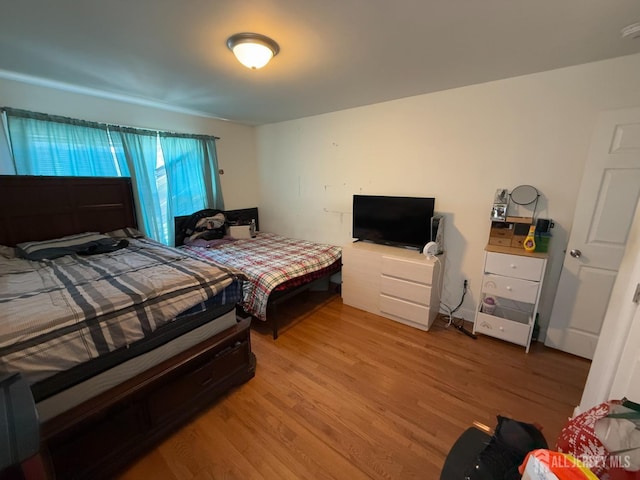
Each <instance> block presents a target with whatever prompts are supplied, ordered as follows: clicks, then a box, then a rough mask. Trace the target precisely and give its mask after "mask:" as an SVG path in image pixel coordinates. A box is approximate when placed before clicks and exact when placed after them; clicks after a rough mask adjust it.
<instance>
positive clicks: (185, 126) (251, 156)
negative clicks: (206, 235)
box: [0, 78, 258, 209]
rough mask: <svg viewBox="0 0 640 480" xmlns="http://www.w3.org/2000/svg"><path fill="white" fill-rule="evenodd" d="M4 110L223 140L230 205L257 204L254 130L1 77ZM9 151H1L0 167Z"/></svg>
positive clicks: (220, 146)
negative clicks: (22, 110) (24, 111)
mask: <svg viewBox="0 0 640 480" xmlns="http://www.w3.org/2000/svg"><path fill="white" fill-rule="evenodd" d="M0 106H4V107H13V108H21V109H24V110H32V111H36V112H42V113H48V114H52V115H62V116H67V117H73V118H79V119H83V120H92V121H96V122H104V123H113V124H117V125H125V126H131V127H139V128H148V129H157V130H166V131H172V132H183V133H196V134H204V135H215V136H217V137H220V140H218V141H217V142H216V146H217V152H218V165H219V167H220V168H221V169H223V170H224V175H222V176H221V177H220V180H221V182H222V193H223V195H224V200H225V207H226V208H229V209H233V208H244V207H253V206H255V205H257V202H258V177H257V164H256V145H255V127H248V126H244V125H239V124H235V123H231V122H227V121H224V120H218V119H214V118H208V117H204V116H200V115H195V114H187V113H178V112H175V111H170V110H167V109H163V108H156V107H153V106H143V105H140V104H136V103H131V102H126V101H121V100H114V99H110V98H101V97H98V96H94V95H87V94H84V93H75V92H72V91H66V90H61V89H58V88H52V87H48V86H43V85H36V84H34V83H26V82H22V81H17V80H8V79H3V78H0ZM6 155H7V153H6V152H4V151H2V150H0V157H1V158H0V164H2V163H3V161H6Z"/></svg>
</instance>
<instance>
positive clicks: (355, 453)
mask: <svg viewBox="0 0 640 480" xmlns="http://www.w3.org/2000/svg"><path fill="white" fill-rule="evenodd" d="M286 308H287V311H286V312H281V313H282V314H286V315H284V316H285V317H286V318H287V319H288V324H286V325H285V326H284V328H283V329H282V330H281V332H282V333H281V335H280V338H279V339H278V340H276V341H274V340H273V339H272V338H271V336H270V331H269V329H268V328H260V329H256V330H254V332H253V333H252V344H253V350H254V352H255V354H256V356H257V361H258V366H257V371H256V376H255V378H253V379H252V380H250V381H249V382H248V383H246V384H244V385H243V386H241V387H239V388H237V389H235V390H233V391H231V392H230V393H228V394H226V395H225V396H224V397H222V398H221V399H220V401H218V402H217V403H216V404H215V405H213V406H212V407H211V408H210V409H209V410H208V411H206V412H204V413H203V414H202V415H200V416H199V417H198V418H197V419H195V420H194V421H192V422H191V423H190V424H187V425H186V426H184V428H182V429H181V430H180V431H178V432H176V433H175V434H174V435H173V436H172V437H170V438H169V439H167V440H166V441H165V442H164V443H162V444H160V445H159V446H158V447H157V448H156V449H155V450H154V451H152V452H150V453H149V454H148V455H147V456H145V457H143V458H141V459H140V460H139V461H138V462H137V463H136V464H134V465H132V466H131V468H130V469H129V470H128V471H126V472H124V473H123V475H122V478H124V479H156V478H158V479H160V478H162V479H243V480H244V479H305V478H306V479H329V478H333V479H385V480H389V479H403V480H406V479H421V480H424V479H427V480H430V479H433V480H436V479H438V478H439V475H440V470H441V468H442V465H443V463H444V459H445V457H446V455H447V452H448V451H449V449H450V448H451V446H452V444H453V443H454V441H455V440H456V439H457V437H458V436H459V435H460V434H461V433H462V432H463V431H464V430H465V429H466V428H468V427H469V426H471V425H472V423H473V422H474V421H478V422H481V423H483V424H486V425H489V426H491V427H494V426H495V424H496V415H498V414H500V415H503V416H508V417H511V418H515V419H517V420H521V421H526V422H537V423H539V424H542V425H543V427H544V430H543V433H544V434H545V436H546V438H547V441H548V442H549V443H550V444H551V445H553V444H554V443H555V439H556V438H557V436H558V433H559V432H560V429H561V428H562V425H563V424H564V422H565V421H566V419H567V418H568V417H569V416H570V415H571V413H572V410H573V407H574V406H575V405H577V404H578V403H579V400H580V396H581V392H582V389H583V386H584V384H585V380H586V376H587V372H588V369H589V365H590V362H588V361H586V360H583V359H580V358H577V357H573V356H571V355H568V354H564V353H561V352H558V351H555V350H552V349H548V348H546V347H544V346H543V345H541V344H540V345H535V346H534V347H533V348H532V349H531V352H530V353H529V354H525V352H524V348H522V347H518V346H515V345H511V344H509V343H506V342H502V341H499V340H494V339H491V338H489V337H480V338H479V339H478V340H473V339H471V338H469V337H466V336H464V335H463V334H462V333H461V332H459V331H458V330H456V329H454V328H446V326H445V322H444V321H441V320H437V321H436V324H435V325H434V327H433V328H432V329H431V331H429V332H422V331H420V330H416V329H413V328H411V327H407V326H404V325H401V324H399V323H396V322H393V321H390V320H387V319H384V318H381V317H377V316H375V315H371V314H368V313H365V312H363V311H361V310H357V309H355V308H351V307H348V306H345V305H343V304H342V300H341V299H340V297H339V296H337V295H333V296H330V297H327V295H326V294H324V295H323V294H322V293H308V294H306V295H305V296H302V297H301V300H299V301H294V303H291V304H290V305H289V306H288V307H286ZM283 310H284V309H283ZM305 312H306V313H305Z"/></svg>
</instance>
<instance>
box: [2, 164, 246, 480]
mask: <svg viewBox="0 0 640 480" xmlns="http://www.w3.org/2000/svg"><path fill="white" fill-rule="evenodd" d="M0 202H2V209H1V210H0V245H6V246H15V245H16V244H17V243H20V242H23V241H27V240H45V239H50V238H57V237H61V236H64V235H69V234H73V233H80V232H85V231H99V232H107V231H111V230H116V229H119V228H123V227H136V226H137V224H136V221H135V218H136V217H135V209H134V206H133V196H132V190H131V181H130V179H128V178H83V177H74V178H71V177H31V176H0ZM249 324H250V321H249V320H243V321H241V322H239V323H238V324H237V325H234V326H233V327H231V328H229V329H227V330H225V331H223V332H221V333H219V334H217V335H215V336H213V337H211V338H209V339H207V340H205V341H202V342H201V343H199V344H197V345H195V346H193V347H192V348H190V349H188V350H186V351H183V352H182V353H180V354H178V355H176V356H174V357H173V358H171V359H168V360H166V361H164V362H162V363H160V364H158V365H156V366H154V367H152V368H150V369H149V370H147V371H145V372H143V373H141V374H139V375H137V376H135V377H133V378H131V379H130V380H127V381H125V382H124V383H122V384H120V385H117V386H115V387H113V388H111V389H110V390H107V391H106V392H104V393H102V394H99V395H97V396H96V397H93V398H91V399H90V400H88V401H86V402H84V403H81V404H80V405H78V406H77V407H74V408H72V409H70V410H68V411H66V412H64V413H61V414H60V415H58V416H56V417H54V418H52V419H50V420H48V421H46V422H45V423H44V424H42V425H41V453H42V455H43V457H44V459H45V462H46V463H47V465H48V466H49V468H50V469H51V470H52V471H53V472H54V473H55V476H56V477H57V478H91V479H94V478H110V477H112V476H113V475H114V474H115V473H116V472H118V471H119V470H120V469H122V468H123V467H125V466H126V465H127V464H128V463H130V462H131V461H132V460H133V459H134V458H135V457H136V456H138V455H140V454H141V453H143V452H145V451H147V450H148V449H149V447H150V446H153V445H154V444H155V443H156V442H158V441H159V440H160V439H162V438H163V437H165V436H166V435H167V434H168V433H169V432H171V431H173V430H175V429H176V428H177V427H179V426H180V425H181V424H183V423H184V421H185V420H186V419H188V418H190V417H192V416H193V415H194V414H195V413H197V412H198V411H200V410H201V409H202V408H204V407H206V406H207V405H210V404H211V402H212V401H213V400H214V399H215V398H216V397H218V396H219V395H221V394H222V393H224V392H225V391H227V390H228V389H230V388H232V387H233V386H235V385H239V384H242V383H244V382H246V381H247V380H249V379H250V378H252V377H253V376H254V374H255V365H256V362H255V356H254V354H253V352H252V351H251V340H250V329H249Z"/></svg>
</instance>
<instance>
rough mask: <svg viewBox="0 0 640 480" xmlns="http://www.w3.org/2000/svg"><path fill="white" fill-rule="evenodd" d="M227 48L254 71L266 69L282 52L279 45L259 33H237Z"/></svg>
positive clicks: (231, 38)
mask: <svg viewBox="0 0 640 480" xmlns="http://www.w3.org/2000/svg"><path fill="white" fill-rule="evenodd" d="M227 47H229V50H231V51H232V52H233V54H234V55H235V56H236V58H237V59H238V61H239V62H240V63H241V64H243V65H244V66H245V67H247V68H251V69H253V70H255V69H258V68H262V67H264V66H265V65H266V64H267V63H269V61H270V60H271V59H272V58H273V57H275V56H276V55H277V54H278V52H279V51H280V47H279V46H278V44H277V43H276V42H275V41H273V40H272V39H270V38H269V37H267V36H265V35H260V34H259V33H248V32H245V33H236V34H235V35H231V36H230V37H229V38H228V40H227Z"/></svg>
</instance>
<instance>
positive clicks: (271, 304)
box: [174, 207, 339, 340]
mask: <svg viewBox="0 0 640 480" xmlns="http://www.w3.org/2000/svg"><path fill="white" fill-rule="evenodd" d="M224 214H225V217H226V219H227V222H228V223H229V224H231V225H249V224H250V223H251V220H255V222H256V229H257V230H260V219H259V217H258V208H257V207H252V208H241V209H237V210H225V211H224ZM188 218H189V216H188V215H183V216H179V217H176V218H175V219H174V229H175V245H176V246H180V245H182V244H183V243H184V235H182V233H181V232H182V230H183V224H184V222H185V221H186V220H187V219H188ZM338 271H339V269H337V270H335V271H331V272H329V273H328V274H327V275H325V276H322V277H320V278H314V279H313V280H310V281H309V282H307V283H304V284H302V285H298V286H296V287H293V288H291V289H286V290H276V291H273V292H271V294H270V295H269V299H268V300H267V321H268V322H269V323H270V324H271V333H272V336H273V339H274V340H275V339H277V338H278V306H279V305H280V304H282V303H283V302H286V301H287V300H289V299H290V298H292V297H294V296H296V295H298V294H299V293H302V292H304V291H307V290H309V289H310V288H311V287H312V286H313V285H314V284H316V282H320V281H324V280H328V279H329V278H330V277H331V276H333V275H335V274H336V273H337V272H338ZM238 315H239V316H245V317H247V318H249V316H250V317H251V318H253V319H254V320H255V321H256V322H259V321H261V320H260V319H258V318H256V317H254V316H252V315H250V314H249V313H247V312H245V311H244V309H243V308H242V307H241V306H238Z"/></svg>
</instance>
